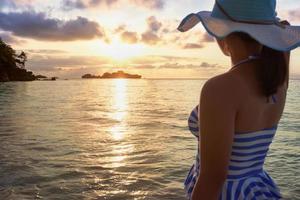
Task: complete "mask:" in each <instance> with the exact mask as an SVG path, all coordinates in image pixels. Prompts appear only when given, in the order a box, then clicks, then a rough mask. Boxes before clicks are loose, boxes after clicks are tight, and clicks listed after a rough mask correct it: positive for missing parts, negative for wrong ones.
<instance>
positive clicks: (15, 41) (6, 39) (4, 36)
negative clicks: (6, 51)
mask: <svg viewBox="0 0 300 200" xmlns="http://www.w3.org/2000/svg"><path fill="white" fill-rule="evenodd" d="M0 38H1V39H2V41H4V42H5V43H8V44H22V43H26V41H24V40H20V39H18V38H16V37H14V36H12V35H11V34H10V33H7V32H0Z"/></svg>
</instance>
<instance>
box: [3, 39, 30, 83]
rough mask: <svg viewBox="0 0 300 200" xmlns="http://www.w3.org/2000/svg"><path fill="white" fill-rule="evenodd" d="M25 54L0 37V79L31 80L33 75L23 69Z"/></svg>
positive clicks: (25, 59)
mask: <svg viewBox="0 0 300 200" xmlns="http://www.w3.org/2000/svg"><path fill="white" fill-rule="evenodd" d="M26 61H27V55H26V53H25V52H24V51H21V53H20V54H17V53H16V51H15V50H14V49H13V48H12V47H11V46H10V45H8V44H6V43H5V42H3V40H2V39H1V38H0V81H32V80H35V76H34V75H33V73H32V72H30V71H27V70H26V69H25V63H26Z"/></svg>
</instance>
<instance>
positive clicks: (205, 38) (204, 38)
mask: <svg viewBox="0 0 300 200" xmlns="http://www.w3.org/2000/svg"><path fill="white" fill-rule="evenodd" d="M201 41H202V42H214V41H215V40H214V37H213V36H211V35H209V34H208V33H206V32H205V33H204V34H203V36H202V40H201Z"/></svg>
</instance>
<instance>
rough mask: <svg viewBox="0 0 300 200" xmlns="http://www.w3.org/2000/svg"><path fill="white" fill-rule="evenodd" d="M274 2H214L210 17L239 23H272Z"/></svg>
mask: <svg viewBox="0 0 300 200" xmlns="http://www.w3.org/2000/svg"><path fill="white" fill-rule="evenodd" d="M275 8H276V1H275V0H269V1H268V0H243V3H241V0H216V2H215V6H214V8H213V11H212V14H211V16H212V17H216V18H221V19H230V20H232V21H240V22H273V21H277V18H276V11H275Z"/></svg>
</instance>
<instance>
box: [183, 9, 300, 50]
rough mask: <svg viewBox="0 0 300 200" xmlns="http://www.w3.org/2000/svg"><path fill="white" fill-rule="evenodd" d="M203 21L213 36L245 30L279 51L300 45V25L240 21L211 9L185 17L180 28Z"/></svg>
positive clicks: (221, 36) (223, 35)
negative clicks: (215, 12)
mask: <svg viewBox="0 0 300 200" xmlns="http://www.w3.org/2000/svg"><path fill="white" fill-rule="evenodd" d="M199 22H202V24H203V26H204V28H205V29H206V31H207V32H208V33H209V34H211V35H212V36H214V37H216V38H218V39H222V38H224V37H226V36H227V35H229V34H231V33H233V32H244V33H247V34H249V35H250V36H251V37H252V38H254V39H255V40H257V41H258V42H260V43H261V44H263V45H265V46H267V47H270V48H272V49H275V50H278V51H291V50H293V49H295V48H297V47H299V46H300V26H289V25H286V26H285V28H282V27H280V26H277V25H263V24H249V23H239V22H234V21H231V20H226V19H220V18H215V17H212V16H211V12H209V11H201V12H199V13H197V14H194V13H192V14H190V15H188V16H187V17H185V18H184V19H183V20H182V22H181V24H180V25H179V27H178V30H179V31H181V32H185V31H188V30H190V29H191V28H193V27H194V26H196V25H197V24H198V23H199Z"/></svg>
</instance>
